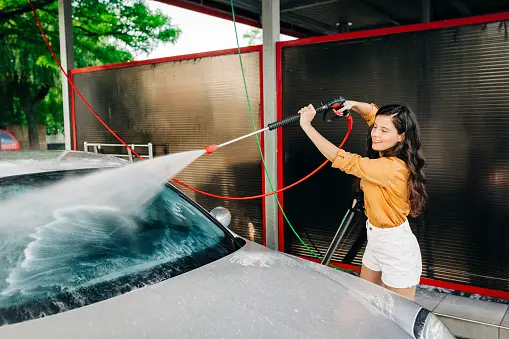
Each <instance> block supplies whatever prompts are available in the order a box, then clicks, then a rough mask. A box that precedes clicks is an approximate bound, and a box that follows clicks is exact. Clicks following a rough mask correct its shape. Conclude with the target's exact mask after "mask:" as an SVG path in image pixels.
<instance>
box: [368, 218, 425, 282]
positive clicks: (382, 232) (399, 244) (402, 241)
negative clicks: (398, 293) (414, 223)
mask: <svg viewBox="0 0 509 339" xmlns="http://www.w3.org/2000/svg"><path fill="white" fill-rule="evenodd" d="M366 228H367V233H368V245H367V246H366V250H365V251H364V256H363V257H362V263H363V264H364V266H366V267H367V268H369V269H370V270H373V271H377V272H380V271H381V272H382V282H383V283H384V284H385V285H387V286H390V287H394V288H408V287H412V286H415V285H417V284H419V280H420V277H421V274H422V258H421V250H420V248H419V243H418V242H417V238H416V237H415V235H414V234H413V233H412V230H411V229H410V224H409V223H408V220H406V221H405V222H404V223H403V224H401V225H400V226H397V227H392V228H378V227H375V226H373V225H371V223H370V222H369V220H368V221H367V222H366Z"/></svg>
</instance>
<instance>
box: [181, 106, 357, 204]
mask: <svg viewBox="0 0 509 339" xmlns="http://www.w3.org/2000/svg"><path fill="white" fill-rule="evenodd" d="M346 119H347V121H348V131H347V132H346V135H345V137H344V139H343V141H342V142H341V144H340V145H339V148H342V147H343V145H344V144H345V142H346V140H347V139H348V137H349V136H350V132H351V131H352V126H353V119H352V116H351V115H349V116H348V117H346ZM328 162H329V160H325V161H324V162H323V164H321V165H320V166H318V168H317V169H315V170H314V171H313V172H311V173H309V174H308V175H306V176H305V177H304V178H302V179H300V180H298V181H296V182H294V183H293V184H291V185H288V186H286V187H283V188H280V189H278V190H275V191H272V192H269V193H265V194H260V195H253V196H250V197H228V196H221V195H215V194H212V193H207V192H204V191H201V190H199V189H197V188H194V187H191V186H189V185H186V184H184V183H183V182H181V181H179V180H177V179H172V180H173V181H174V182H176V183H177V184H179V185H182V186H184V187H185V188H189V189H190V190H192V191H195V192H198V193H201V194H203V195H207V196H209V197H213V198H219V199H224V200H250V199H258V198H263V197H268V196H271V195H273V194H276V193H280V192H283V191H286V190H287V189H289V188H292V187H294V186H297V185H298V184H300V183H301V182H303V181H304V180H307V179H309V177H311V176H312V175H314V174H315V173H316V172H318V171H319V170H321V169H322V168H323V167H324V166H325V165H327V163H328Z"/></svg>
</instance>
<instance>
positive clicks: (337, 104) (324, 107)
mask: <svg viewBox="0 0 509 339" xmlns="http://www.w3.org/2000/svg"><path fill="white" fill-rule="evenodd" d="M344 102H345V99H344V98H342V97H338V98H334V99H332V100H330V101H329V102H327V103H326V104H321V105H320V106H318V107H317V108H315V110H316V113H317V114H319V113H323V121H324V122H326V123H331V122H334V121H336V120H338V119H341V118H342V117H346V116H348V115H349V114H350V113H349V111H345V112H344V114H343V116H339V115H336V114H334V115H333V116H332V117H331V116H327V112H328V111H330V110H331V109H339V108H341V107H342V106H343V104H344ZM297 120H300V113H297V114H295V115H292V116H289V117H286V118H284V119H281V120H279V121H275V122H273V123H270V124H269V125H268V126H267V127H265V128H262V129H259V130H257V131H254V132H251V133H249V134H246V135H243V136H241V137H238V138H237V139H233V140H230V141H227V142H225V143H222V144H220V145H209V146H207V147H205V152H206V153H207V154H211V153H213V152H215V151H217V150H218V149H219V148H221V147H223V146H226V145H229V144H233V143H234V142H237V141H240V140H242V139H245V138H249V137H251V136H253V135H256V134H259V133H262V132H265V131H267V130H269V131H273V130H275V129H276V128H279V127H282V126H285V125H288V124H291V123H293V122H295V121H297Z"/></svg>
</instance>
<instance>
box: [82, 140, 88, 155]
mask: <svg viewBox="0 0 509 339" xmlns="http://www.w3.org/2000/svg"><path fill="white" fill-rule="evenodd" d="M83 148H84V151H85V152H86V153H88V142H86V141H85V142H84V143H83Z"/></svg>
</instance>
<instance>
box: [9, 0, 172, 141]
mask: <svg viewBox="0 0 509 339" xmlns="http://www.w3.org/2000/svg"><path fill="white" fill-rule="evenodd" d="M32 1H33V3H34V4H35V6H36V7H37V8H38V9H37V15H38V16H39V18H40V21H41V24H42V26H43V28H44V30H45V32H46V34H47V36H48V40H49V41H50V43H51V45H52V47H53V49H54V50H55V52H56V53H57V56H60V53H59V49H60V43H59V22H58V1H57V0H32ZM72 6H73V34H74V59H75V67H87V66H96V65H102V64H109V63H117V62H126V61H131V60H133V58H134V57H133V55H134V54H136V53H142V52H143V53H150V52H151V51H152V50H153V49H154V48H156V47H157V44H158V43H159V42H170V43H175V42H176V41H177V39H178V37H179V35H180V29H179V28H177V27H175V26H174V25H172V23H171V19H170V18H169V17H167V16H165V15H164V14H162V13H161V12H160V11H159V10H158V11H152V10H150V8H149V7H148V6H147V1H146V0H73V2H72ZM60 76H61V74H60V69H59V68H58V65H57V64H56V62H55V61H54V60H53V58H52V56H51V54H50V52H49V50H48V47H47V46H46V44H45V42H44V40H43V38H42V36H41V34H40V31H39V29H38V27H37V25H36V21H35V18H34V15H33V13H32V11H31V8H30V4H29V2H28V0H0V127H1V125H7V124H28V125H30V124H39V123H43V124H46V125H47V129H48V132H51V133H55V132H56V131H62V130H63V113H62V93H61V82H60V81H61V80H60ZM29 130H30V128H29Z"/></svg>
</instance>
